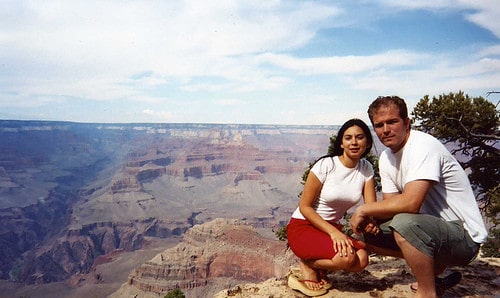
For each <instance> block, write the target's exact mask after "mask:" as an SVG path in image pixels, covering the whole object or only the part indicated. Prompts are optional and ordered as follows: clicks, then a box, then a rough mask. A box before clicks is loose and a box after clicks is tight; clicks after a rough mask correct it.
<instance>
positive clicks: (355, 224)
mask: <svg viewBox="0 0 500 298" xmlns="http://www.w3.org/2000/svg"><path fill="white" fill-rule="evenodd" d="M367 220H369V218H368V217H367V216H365V215H363V214H362V212H361V207H359V208H358V209H356V211H354V213H353V214H352V216H351V220H350V221H349V223H350V224H351V229H352V230H353V231H354V232H355V233H356V234H361V233H362V232H363V230H364V228H365V223H366V222H367Z"/></svg>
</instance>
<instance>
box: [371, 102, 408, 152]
mask: <svg viewBox="0 0 500 298" xmlns="http://www.w3.org/2000/svg"><path fill="white" fill-rule="evenodd" d="M409 124H410V119H408V118H407V119H402V118H401V117H400V116H399V109H398V107H397V106H395V105H393V104H389V105H384V106H381V107H380V108H378V109H377V110H376V112H375V113H374V114H373V128H374V129H375V133H376V134H377V137H378V138H379V139H380V141H381V142H382V144H384V145H385V146H387V147H389V148H391V150H392V152H394V153H395V152H398V151H399V150H400V149H401V148H403V146H404V144H405V143H406V140H407V139H408V137H409V135H410V134H409V127H410V125H409Z"/></svg>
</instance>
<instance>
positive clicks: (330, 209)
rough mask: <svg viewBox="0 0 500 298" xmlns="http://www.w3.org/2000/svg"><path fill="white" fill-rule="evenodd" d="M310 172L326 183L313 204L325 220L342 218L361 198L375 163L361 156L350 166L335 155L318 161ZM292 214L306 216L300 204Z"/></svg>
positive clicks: (299, 216)
mask: <svg viewBox="0 0 500 298" xmlns="http://www.w3.org/2000/svg"><path fill="white" fill-rule="evenodd" d="M310 173H314V175H316V177H318V179H319V181H321V183H322V184H323V187H322V189H321V193H320V195H319V198H318V199H317V200H316V201H315V202H314V205H313V208H314V209H315V210H316V212H317V213H318V214H319V216H321V217H322V218H323V219H324V220H327V221H334V222H338V221H339V220H340V219H341V218H342V216H344V213H345V212H346V211H347V210H349V208H351V207H352V206H354V205H356V204H357V203H359V202H360V200H361V198H362V197H363V187H364V185H365V182H366V181H368V180H369V179H371V178H373V166H372V164H371V163H370V162H369V161H367V160H366V159H361V160H360V161H359V162H358V164H357V165H356V167H354V168H348V167H346V166H344V164H342V162H341V161H340V160H339V157H338V156H334V157H325V158H322V159H320V160H319V161H317V162H316V163H315V164H314V165H313V167H312V168H311V171H310ZM292 217H293V218H298V219H305V218H304V216H303V215H302V214H301V213H300V210H299V208H297V209H296V210H295V212H294V213H293V214H292Z"/></svg>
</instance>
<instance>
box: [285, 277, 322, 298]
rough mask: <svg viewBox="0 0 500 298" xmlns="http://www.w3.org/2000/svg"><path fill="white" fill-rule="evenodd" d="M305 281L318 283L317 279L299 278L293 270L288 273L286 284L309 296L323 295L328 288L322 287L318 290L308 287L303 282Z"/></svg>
mask: <svg viewBox="0 0 500 298" xmlns="http://www.w3.org/2000/svg"><path fill="white" fill-rule="evenodd" d="M306 281H308V282H313V283H319V281H313V280H305V279H301V278H300V277H299V276H297V275H296V274H294V273H293V272H291V273H290V274H289V275H288V286H289V287H290V288H292V289H294V290H296V291H299V292H301V293H302V294H304V295H307V296H310V297H315V296H321V295H324V294H326V293H327V292H328V290H327V289H325V288H324V287H323V288H321V289H319V290H312V289H309V287H308V286H307V285H306V284H305V282H306Z"/></svg>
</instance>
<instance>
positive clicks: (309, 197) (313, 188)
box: [299, 172, 354, 256]
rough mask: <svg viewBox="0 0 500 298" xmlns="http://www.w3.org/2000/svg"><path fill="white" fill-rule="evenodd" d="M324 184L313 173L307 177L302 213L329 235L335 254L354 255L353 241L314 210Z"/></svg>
mask: <svg viewBox="0 0 500 298" xmlns="http://www.w3.org/2000/svg"><path fill="white" fill-rule="evenodd" d="M322 187H323V184H322V183H321V181H319V179H318V177H316V175H315V174H314V173H313V172H310V173H309V175H308V176H307V180H306V184H305V186H304V190H303V192H302V196H301V197H300V201H299V210H300V213H302V215H303V216H304V217H305V218H306V219H307V220H308V221H309V222H310V223H311V224H312V225H313V226H314V227H316V228H317V229H318V230H320V231H323V232H325V233H327V234H328V235H329V236H330V238H331V239H332V242H333V249H334V251H335V252H339V251H340V252H341V256H347V252H348V251H349V252H350V253H354V249H353V248H352V243H351V240H349V239H348V238H347V236H346V235H345V234H344V233H343V232H342V231H340V230H338V229H337V228H336V227H334V226H333V225H331V224H329V223H328V222H327V221H326V220H324V219H323V218H322V217H321V216H320V215H319V214H318V213H317V212H316V210H314V208H313V204H314V202H315V201H316V200H317V199H318V197H319V194H320V192H321V188H322Z"/></svg>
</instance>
